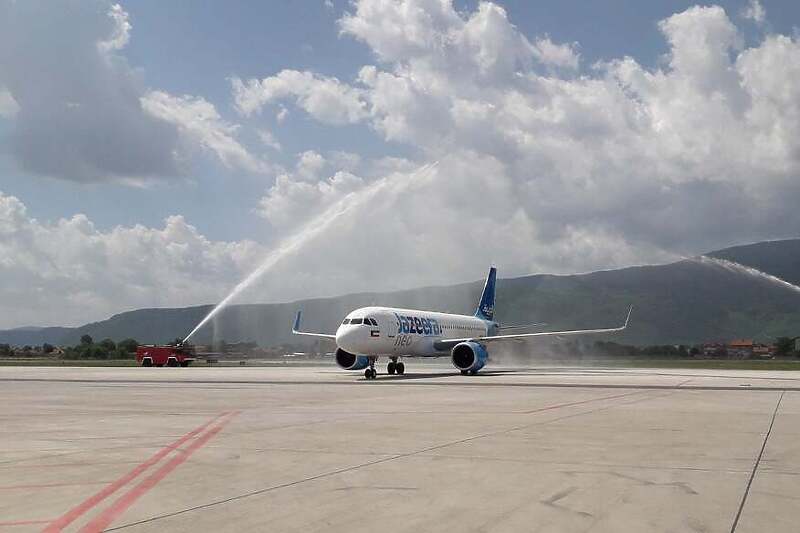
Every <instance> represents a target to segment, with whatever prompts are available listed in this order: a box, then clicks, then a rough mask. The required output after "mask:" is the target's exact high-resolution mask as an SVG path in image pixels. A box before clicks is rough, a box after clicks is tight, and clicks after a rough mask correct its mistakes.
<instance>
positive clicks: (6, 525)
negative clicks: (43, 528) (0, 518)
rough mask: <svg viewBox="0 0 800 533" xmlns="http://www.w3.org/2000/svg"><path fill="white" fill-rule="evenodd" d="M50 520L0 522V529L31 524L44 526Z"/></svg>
mask: <svg viewBox="0 0 800 533" xmlns="http://www.w3.org/2000/svg"><path fill="white" fill-rule="evenodd" d="M49 521H50V520H11V521H9V522H0V527H8V526H30V525H32V524H46V523H47V522H49Z"/></svg>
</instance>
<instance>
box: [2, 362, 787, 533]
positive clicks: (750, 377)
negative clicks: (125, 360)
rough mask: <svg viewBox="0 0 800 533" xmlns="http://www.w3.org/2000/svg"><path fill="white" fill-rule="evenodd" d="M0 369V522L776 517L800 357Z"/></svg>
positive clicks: (10, 525) (416, 522)
mask: <svg viewBox="0 0 800 533" xmlns="http://www.w3.org/2000/svg"><path fill="white" fill-rule="evenodd" d="M406 368H407V374H406V375H405V376H402V377H400V376H386V375H381V376H379V378H378V379H377V380H374V381H366V380H364V379H363V376H362V375H361V374H360V373H355V374H353V373H347V372H344V371H340V370H337V369H335V368H332V367H305V368H264V367H261V368H247V367H244V368H238V367H237V368H199V367H198V368H23V367H0V401H1V402H2V403H1V404H0V405H2V409H0V531H10V532H17V531H19V532H23V531H59V530H65V531H86V532H89V531H101V530H124V531H132V532H144V531H193V532H194V531H298V532H299V531H302V532H308V531H376V530H379V531H382V532H389V531H413V532H415V533H418V532H420V531H553V532H565V531H566V532H571V531H575V532H578V531H581V532H583V531H607V532H626V531H630V532H642V531H658V532H664V531H675V532H684V531H697V532H731V531H737V532H763V531H770V532H778V531H793V532H794V531H798V528H799V527H800V526H798V524H800V505H798V502H800V466H798V463H800V461H798V460H799V459H800V424H798V422H800V373H793V372H763V371H721V370H642V369H636V370H629V369H618V368H617V369H598V368H568V367H562V368H535V369H534V368H529V369H511V368H499V369H487V370H488V371H486V372H482V373H481V374H479V375H478V376H474V377H470V376H461V375H459V374H457V373H454V372H453V371H452V369H450V368H448V367H445V366H440V367H439V366H423V365H419V364H416V363H415V362H414V361H410V362H407V366H406Z"/></svg>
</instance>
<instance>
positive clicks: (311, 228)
mask: <svg viewBox="0 0 800 533" xmlns="http://www.w3.org/2000/svg"><path fill="white" fill-rule="evenodd" d="M437 164H438V161H437V162H434V163H431V164H428V165H424V166H423V167H421V168H419V169H418V170H416V171H415V172H413V173H412V174H410V175H409V176H407V179H406V180H404V181H402V182H396V180H395V179H391V178H392V176H386V177H384V178H381V179H379V180H377V181H375V182H374V183H371V184H369V185H367V186H366V187H364V188H363V189H360V190H358V191H355V192H351V193H349V194H347V195H345V196H344V197H343V198H341V199H340V200H339V201H337V202H335V203H334V204H332V205H331V206H330V207H328V208H327V209H326V210H325V211H323V212H322V213H321V214H319V215H317V216H316V217H314V218H312V219H311V220H310V221H309V222H307V223H306V224H305V225H304V226H303V227H302V229H300V231H298V232H297V233H294V234H293V235H291V236H290V237H287V238H286V239H284V240H283V241H281V242H280V243H279V244H278V246H277V247H276V248H274V249H273V250H272V251H271V252H270V253H268V254H267V256H266V257H265V258H264V259H263V261H262V262H261V264H260V265H259V266H258V268H256V269H255V270H254V271H252V272H251V273H250V274H249V275H248V276H247V277H246V278H244V279H243V280H242V281H240V282H239V283H238V284H237V285H236V286H235V287H234V288H233V290H231V292H230V293H229V294H228V295H227V296H226V297H225V298H223V300H222V301H221V302H219V303H218V304H217V305H216V306H215V307H214V308H213V309H212V310H211V311H210V312H209V313H208V314H207V315H206V316H205V317H204V318H203V320H201V321H200V322H199V323H198V324H197V325H196V326H195V327H194V329H193V330H192V331H190V332H189V334H188V335H187V336H186V337H184V339H183V342H184V343H185V342H187V341H188V340H189V339H190V338H191V337H192V336H193V335H194V334H195V333H197V331H198V330H199V329H200V328H202V327H203V326H205V325H206V324H207V323H208V321H209V320H211V319H212V318H214V317H215V316H216V315H217V314H218V313H219V312H220V311H222V310H223V309H224V308H225V307H227V306H228V304H230V303H231V301H233V300H234V299H235V298H236V297H237V296H239V295H240V294H241V293H242V292H243V291H244V290H245V289H247V288H248V287H249V286H250V285H252V284H253V283H255V282H256V281H257V280H258V279H260V278H261V277H262V276H263V275H264V274H266V273H267V272H268V271H269V270H271V269H272V268H273V267H274V266H275V265H276V264H277V263H278V262H279V261H280V260H281V259H283V258H285V257H287V256H289V255H291V254H293V253H295V252H297V251H299V250H301V249H302V248H303V247H304V246H305V245H306V243H308V242H309V241H311V240H312V239H313V238H315V237H317V236H319V235H320V234H321V233H323V232H324V231H325V230H327V229H328V228H329V227H330V226H331V224H333V223H334V222H335V221H337V220H338V219H339V218H341V217H342V216H343V215H346V214H348V213H350V212H352V211H353V210H354V209H357V208H359V207H361V206H362V205H364V203H365V202H366V201H367V200H370V199H372V198H374V197H375V195H376V194H378V193H379V192H382V191H385V192H389V193H391V194H393V195H397V194H399V193H400V192H402V191H403V190H405V189H406V188H409V187H410V186H412V185H414V183H413V181H414V178H418V177H420V176H423V175H425V173H427V172H428V171H430V170H432V169H433V168H434V167H435V166H436V165H437Z"/></svg>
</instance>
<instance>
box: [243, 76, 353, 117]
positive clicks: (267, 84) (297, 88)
mask: <svg viewBox="0 0 800 533" xmlns="http://www.w3.org/2000/svg"><path fill="white" fill-rule="evenodd" d="M231 84H232V86H233V92H234V99H235V102H236V108H237V109H238V110H239V112H240V113H242V114H243V115H250V114H252V113H256V112H259V111H260V110H261V108H262V107H263V106H264V104H267V103H270V102H274V101H279V100H282V99H284V98H294V99H295V100H296V102H297V105H298V106H300V107H301V108H303V109H304V110H305V111H306V112H307V113H309V114H310V115H312V116H313V117H315V118H317V119H318V120H321V121H322V122H327V123H330V124H348V123H353V122H358V121H359V120H361V119H363V118H364V117H365V116H366V111H365V109H364V108H365V104H364V102H363V101H362V100H361V98H360V94H359V90H357V89H354V88H352V87H349V86H348V85H346V84H344V83H341V82H340V81H339V80H337V79H335V78H329V77H324V76H316V75H313V74H311V73H309V72H299V71H296V70H283V71H281V72H279V73H278V74H277V75H276V76H271V77H269V78H264V79H263V80H260V81H259V80H249V81H248V82H243V81H242V80H240V79H239V78H233V79H232V80H231Z"/></svg>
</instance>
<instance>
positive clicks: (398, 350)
mask: <svg viewBox="0 0 800 533" xmlns="http://www.w3.org/2000/svg"><path fill="white" fill-rule="evenodd" d="M496 279H497V269H496V268H495V267H491V268H490V269H489V275H488V276H487V277H486V283H485V285H484V287H483V293H482V294H481V299H480V302H479V303H478V307H477V309H476V310H475V314H474V315H473V316H469V315H456V314H450V313H436V312H432V311H421V310H416V309H398V308H394V307H374V306H373V307H362V308H360V309H356V310H355V311H353V312H351V313H349V314H348V315H347V316H346V317H345V319H344V320H343V321H342V323H341V325H340V326H339V328H338V329H337V330H336V334H326V333H310V332H306V331H301V330H300V319H301V311H298V312H297V315H296V316H295V320H294V325H293V327H292V333H293V334H295V335H305V336H309V337H316V338H322V339H330V340H333V341H335V342H336V354H335V357H336V364H338V365H339V366H340V367H341V368H343V369H345V370H364V377H365V378H366V379H375V378H376V376H377V371H376V370H375V363H376V361H377V360H378V358H379V357H388V358H389V363H388V365H387V367H386V371H387V372H388V373H389V374H403V373H404V372H405V365H404V364H403V362H402V361H400V360H399V359H400V358H401V357H447V356H448V355H449V356H450V359H451V361H452V363H453V366H455V367H456V369H458V370H460V371H461V373H462V374H464V375H473V376H474V375H475V374H477V373H478V371H479V370H480V369H481V368H483V367H484V366H485V365H486V362H487V361H488V359H489V352H488V351H487V346H488V345H490V344H492V343H495V342H503V341H509V340H524V339H531V338H537V337H561V336H569V335H589V334H598V333H615V332H619V331H623V330H624V329H625V328H627V327H628V321H630V318H631V312H632V311H633V306H631V307H630V308H629V309H628V316H627V317H626V318H625V323H624V324H623V325H622V326H619V327H615V328H602V329H582V330H569V331H544V332H537V333H518V334H510V335H501V334H499V332H500V331H502V330H507V329H518V328H526V327H533V326H541V325H543V324H527V325H521V326H501V325H500V324H499V323H498V322H496V321H495V320H494V295H495V284H496Z"/></svg>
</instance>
